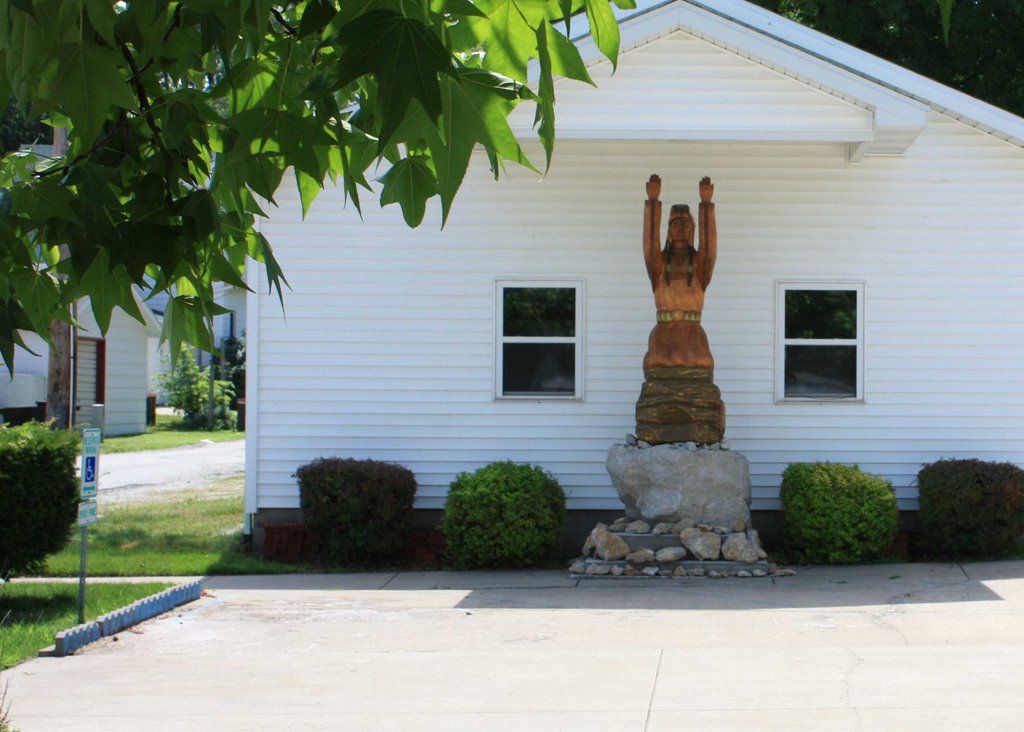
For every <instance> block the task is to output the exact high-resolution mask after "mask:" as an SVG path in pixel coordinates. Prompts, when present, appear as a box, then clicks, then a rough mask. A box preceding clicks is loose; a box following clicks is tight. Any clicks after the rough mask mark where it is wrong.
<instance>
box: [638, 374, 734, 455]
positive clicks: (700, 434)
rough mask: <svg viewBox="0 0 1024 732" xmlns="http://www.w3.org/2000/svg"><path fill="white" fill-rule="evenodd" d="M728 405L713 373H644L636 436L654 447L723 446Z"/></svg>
mask: <svg viewBox="0 0 1024 732" xmlns="http://www.w3.org/2000/svg"><path fill="white" fill-rule="evenodd" d="M724 432H725V405H724V404H723V403H722V394H721V392H720V391H719V389H718V387H717V386H715V384H714V382H713V380H712V371H711V369H698V368H684V367H661V368H652V369H646V370H645V371H644V385H643V388H642V389H641V391H640V398H639V399H638V400H637V402H636V436H637V438H638V439H640V440H643V441H644V442H649V443H651V444H654V445H660V444H667V443H676V442H697V443H708V444H710V443H714V442H720V441H721V439H722V435H723V434H724Z"/></svg>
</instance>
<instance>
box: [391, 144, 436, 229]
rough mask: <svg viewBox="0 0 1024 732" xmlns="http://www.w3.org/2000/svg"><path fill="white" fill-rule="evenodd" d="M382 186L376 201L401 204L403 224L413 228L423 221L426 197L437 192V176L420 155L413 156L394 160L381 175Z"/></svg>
mask: <svg viewBox="0 0 1024 732" xmlns="http://www.w3.org/2000/svg"><path fill="white" fill-rule="evenodd" d="M380 180H381V183H383V184H384V189H383V190H382V191H381V193H380V203H381V205H382V206H386V205H388V204H389V203H397V204H399V205H400V206H401V207H402V215H403V216H404V217H405V223H406V224H408V225H409V226H411V227H413V228H415V227H417V226H419V225H420V223H421V222H422V221H423V214H424V213H425V212H426V206H427V199H428V198H430V197H431V196H433V195H436V194H437V179H436V178H435V177H434V173H433V171H431V170H430V167H429V165H427V159H426V158H425V157H424V156H422V155H413V156H410V157H408V158H403V159H402V160H399V161H398V162H397V163H395V164H394V165H393V166H392V167H391V170H389V171H388V172H387V173H385V174H384V175H383V176H382V177H381V179H380Z"/></svg>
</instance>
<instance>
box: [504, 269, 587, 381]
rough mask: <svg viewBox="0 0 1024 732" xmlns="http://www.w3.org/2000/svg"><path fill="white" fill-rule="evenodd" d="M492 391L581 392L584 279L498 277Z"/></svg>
mask: <svg viewBox="0 0 1024 732" xmlns="http://www.w3.org/2000/svg"><path fill="white" fill-rule="evenodd" d="M497 301H498V317H497V323H498V339H497V342H498V344H497V345H498V347H497V359H496V360H497V378H496V380H495V384H496V389H495V393H496V395H497V396H498V397H499V398H505V397H513V398H514V397H531V398H536V397H554V398H562V399H578V398H582V396H583V353H582V343H583V337H582V331H583V307H582V303H583V283H582V282H578V281H576V282H543V281H541V282H538V281H513V280H506V281H501V282H498V292H497Z"/></svg>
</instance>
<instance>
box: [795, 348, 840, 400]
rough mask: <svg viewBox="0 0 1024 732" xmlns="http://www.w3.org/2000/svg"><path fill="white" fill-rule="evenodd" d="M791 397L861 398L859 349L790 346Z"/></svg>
mask: <svg viewBox="0 0 1024 732" xmlns="http://www.w3.org/2000/svg"><path fill="white" fill-rule="evenodd" d="M785 394H786V396H787V397H855V396H857V347H856V346H786V391H785Z"/></svg>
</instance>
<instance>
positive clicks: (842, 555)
mask: <svg viewBox="0 0 1024 732" xmlns="http://www.w3.org/2000/svg"><path fill="white" fill-rule="evenodd" d="M781 496H782V508H783V512H784V516H785V522H786V540H787V543H788V545H789V547H790V548H791V549H792V550H793V551H794V552H796V554H797V555H799V557H800V558H801V559H802V560H803V561H806V562H811V563H816V564H842V563H850V562H860V561H863V560H865V559H870V558H872V557H878V556H880V555H881V554H882V553H883V552H884V551H885V550H886V548H887V547H888V546H889V544H891V543H892V540H893V538H894V537H895V536H896V530H897V528H898V524H899V510H898V509H897V507H896V494H895V493H893V490H892V486H891V485H890V484H889V482H888V481H887V480H885V479H884V478H881V477H879V476H877V475H870V474H868V473H865V472H863V471H861V470H860V468H858V467H857V466H853V467H849V466H846V465H836V464H833V463H794V464H792V465H790V466H789V467H788V468H786V471H785V472H784V473H783V474H782V492H781Z"/></svg>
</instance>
